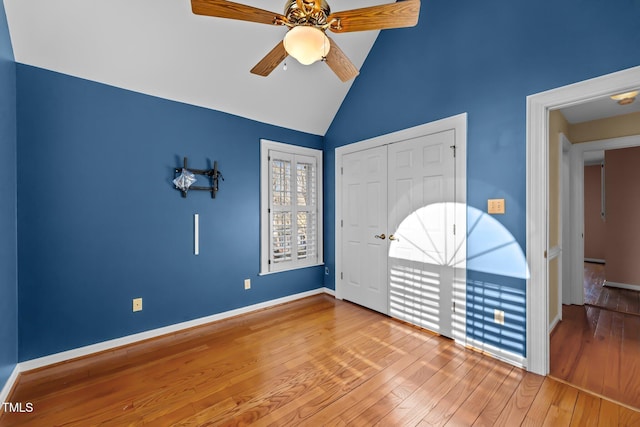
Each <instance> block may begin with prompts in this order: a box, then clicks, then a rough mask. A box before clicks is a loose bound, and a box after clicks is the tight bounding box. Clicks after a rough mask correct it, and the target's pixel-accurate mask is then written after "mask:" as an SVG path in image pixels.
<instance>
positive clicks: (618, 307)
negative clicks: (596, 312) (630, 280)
mask: <svg viewBox="0 0 640 427" xmlns="http://www.w3.org/2000/svg"><path fill="white" fill-rule="evenodd" d="M604 281H605V265H604V264H596V263H590V262H585V263H584V303H585V304H588V305H593V306H595V307H600V308H604V309H607V310H611V311H617V312H620V313H629V314H635V315H639V316H640V292H638V291H632V290H628V289H618V288H611V287H607V286H602V284H603V283H604Z"/></svg>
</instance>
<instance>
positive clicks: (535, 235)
mask: <svg viewBox="0 0 640 427" xmlns="http://www.w3.org/2000/svg"><path fill="white" fill-rule="evenodd" d="M638 82H640V66H638V67H633V68H629V69H626V70H622V71H618V72H615V73H611V74H607V75H604V76H601V77H596V78H593V79H589V80H585V81H582V82H579V83H574V84H571V85H568V86H563V87H560V88H557V89H552V90H549V91H546V92H541V93H537V94H534V95H529V96H527V125H526V126H527V140H526V146H527V149H526V150H527V173H526V175H527V179H526V181H527V182H526V187H527V221H526V224H527V263H528V264H529V271H530V276H529V279H528V280H527V308H526V309H527V369H528V370H529V371H531V372H534V373H537V374H540V375H547V374H548V373H549V333H548V327H549V317H548V310H549V281H548V274H549V272H548V270H547V266H546V261H547V260H546V258H545V251H546V249H547V248H546V246H547V238H548V233H549V231H548V224H547V197H548V167H549V164H548V163H549V159H548V154H549V140H548V139H549V111H550V110H554V109H558V108H563V107H568V106H571V105H575V104H581V103H584V102H588V101H591V100H594V99H596V98H600V97H603V96H608V95H611V94H613V93H620V92H625V91H628V90H631V89H635V88H637V87H638ZM573 252H576V251H573ZM573 280H576V277H575V276H574V277H573Z"/></svg>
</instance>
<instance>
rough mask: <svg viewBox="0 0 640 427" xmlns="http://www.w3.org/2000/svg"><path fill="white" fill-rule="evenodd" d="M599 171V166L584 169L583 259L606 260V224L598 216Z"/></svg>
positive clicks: (600, 193) (600, 191) (599, 202)
mask: <svg viewBox="0 0 640 427" xmlns="http://www.w3.org/2000/svg"><path fill="white" fill-rule="evenodd" d="M601 170H602V166H600V165H591V166H585V167H584V257H585V258H592V259H600V260H606V259H607V258H606V257H605V253H606V252H605V244H606V239H605V236H606V223H605V221H604V220H603V219H602V216H601V215H600V211H601V205H602V199H601V197H602V180H601Z"/></svg>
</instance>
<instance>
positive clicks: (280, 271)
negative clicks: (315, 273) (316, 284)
mask: <svg viewBox="0 0 640 427" xmlns="http://www.w3.org/2000/svg"><path fill="white" fill-rule="evenodd" d="M323 265H324V262H320V263H318V264H310V265H305V266H302V267H291V268H286V269H283V270H278V271H261V272H260V273H258V276H268V275H270V274H277V273H284V272H286V271H294V270H302V269H305V268H311V267H320V266H323Z"/></svg>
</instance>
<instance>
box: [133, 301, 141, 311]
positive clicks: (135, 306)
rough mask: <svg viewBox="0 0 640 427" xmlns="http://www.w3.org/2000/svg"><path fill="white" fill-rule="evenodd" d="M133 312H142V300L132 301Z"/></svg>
mask: <svg viewBox="0 0 640 427" xmlns="http://www.w3.org/2000/svg"><path fill="white" fill-rule="evenodd" d="M133 311H142V298H134V299H133Z"/></svg>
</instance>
